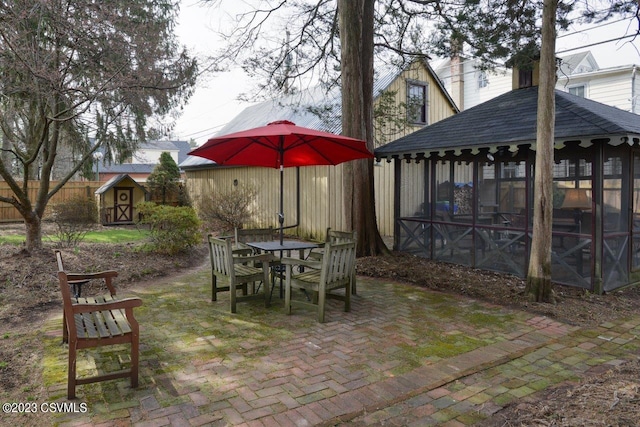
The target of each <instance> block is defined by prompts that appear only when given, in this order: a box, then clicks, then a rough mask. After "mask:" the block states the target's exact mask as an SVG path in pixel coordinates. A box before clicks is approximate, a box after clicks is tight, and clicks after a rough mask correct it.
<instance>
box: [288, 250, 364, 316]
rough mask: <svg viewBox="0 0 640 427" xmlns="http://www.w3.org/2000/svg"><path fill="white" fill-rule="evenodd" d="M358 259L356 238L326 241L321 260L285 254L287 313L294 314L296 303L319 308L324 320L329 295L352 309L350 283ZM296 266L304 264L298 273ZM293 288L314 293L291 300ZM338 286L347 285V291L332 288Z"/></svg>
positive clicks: (346, 308)
mask: <svg viewBox="0 0 640 427" xmlns="http://www.w3.org/2000/svg"><path fill="white" fill-rule="evenodd" d="M355 261H356V243H355V241H351V242H344V243H331V242H327V243H325V245H324V253H323V255H322V260H321V261H314V260H300V259H297V258H283V259H282V263H283V264H284V265H286V282H285V303H284V304H285V309H286V310H287V313H288V314H291V309H292V307H293V306H294V305H296V306H302V307H308V308H309V307H310V308H313V309H315V310H317V312H318V321H319V322H320V323H323V322H324V318H325V303H326V299H327V298H333V299H338V300H341V301H344V311H350V310H351V283H352V277H353V276H354V275H355ZM294 266H302V267H305V269H304V270H303V271H302V272H297V273H295V272H294V268H293V267H294ZM307 267H309V268H307ZM296 270H297V269H296ZM292 288H296V289H303V290H304V291H305V292H308V293H311V294H312V298H311V300H310V301H307V300H292V299H291V291H292ZM338 289H344V294H337V293H334V292H333V291H336V290H338Z"/></svg>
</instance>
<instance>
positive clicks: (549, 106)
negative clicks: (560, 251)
mask: <svg viewBox="0 0 640 427" xmlns="http://www.w3.org/2000/svg"><path fill="white" fill-rule="evenodd" d="M557 8H558V0H544V6H543V12H542V45H541V49H540V85H539V88H538V116H537V132H536V162H535V181H534V189H533V192H534V194H535V195H536V197H535V198H534V204H533V236H534V238H533V239H532V242H531V255H530V257H529V271H528V273H527V286H526V292H527V294H528V295H529V296H530V299H531V300H533V301H540V302H552V299H553V294H552V286H551V227H552V216H553V185H552V184H553V139H554V128H555V120H556V96H555V86H556V56H555V50H556V12H557Z"/></svg>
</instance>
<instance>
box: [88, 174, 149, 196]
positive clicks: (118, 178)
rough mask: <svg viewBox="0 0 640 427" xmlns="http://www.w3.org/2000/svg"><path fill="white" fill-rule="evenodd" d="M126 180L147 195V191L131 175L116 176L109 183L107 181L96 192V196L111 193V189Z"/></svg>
mask: <svg viewBox="0 0 640 427" xmlns="http://www.w3.org/2000/svg"><path fill="white" fill-rule="evenodd" d="M126 179H128V180H129V181H131V184H133V186H134V187H137V188H139V189H141V190H142V191H143V192H145V193H147V190H146V189H145V188H144V187H143V186H142V185H140V184H138V183H137V182H136V181H135V180H134V179H133V178H131V177H130V176H129V175H127V174H120V175H116V176H114V177H112V178H111V179H110V180H109V181H107V182H105V183H104V184H102V186H101V187H100V188H98V189H97V190H96V193H95V194H103V193H106V192H107V191H109V189H111V188H113V187H115V186H116V185H118V184H120V183H121V182H122V181H124V180H126Z"/></svg>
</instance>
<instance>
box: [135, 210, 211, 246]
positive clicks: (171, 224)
mask: <svg viewBox="0 0 640 427" xmlns="http://www.w3.org/2000/svg"><path fill="white" fill-rule="evenodd" d="M136 209H137V210H138V212H139V213H140V214H141V218H142V219H141V220H140V222H139V223H140V224H145V225H148V226H149V229H150V231H151V247H150V249H151V250H152V251H153V252H157V253H161V254H167V255H173V254H176V253H178V252H181V251H185V250H187V249H188V248H190V247H191V246H193V245H196V244H198V243H200V242H201V241H202V235H201V233H200V220H199V219H198V216H197V215H196V212H195V210H194V209H193V208H191V207H188V206H179V207H174V206H167V205H156V204H155V203H150V202H145V203H140V204H138V205H137V206H136Z"/></svg>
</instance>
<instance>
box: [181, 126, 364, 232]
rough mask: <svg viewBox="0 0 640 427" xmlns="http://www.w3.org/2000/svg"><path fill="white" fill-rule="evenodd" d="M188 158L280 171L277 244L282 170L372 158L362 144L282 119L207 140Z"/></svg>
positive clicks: (281, 226)
mask: <svg viewBox="0 0 640 427" xmlns="http://www.w3.org/2000/svg"><path fill="white" fill-rule="evenodd" d="M189 155H192V156H199V157H204V158H205V159H209V160H213V161H214V162H216V163H218V164H220V165H237V166H264V167H270V168H276V169H280V212H279V213H278V220H279V223H280V243H282V239H283V228H284V213H283V209H284V207H283V193H284V183H283V176H284V168H285V167H292V166H314V165H337V164H340V163H343V162H346V161H349V160H355V159H366V158H372V157H373V154H372V153H371V152H370V151H369V150H368V149H367V144H366V142H365V141H362V140H359V139H355V138H349V137H346V136H341V135H336V134H333V133H329V132H322V131H319V130H315V129H310V128H305V127H302V126H296V125H295V124H294V123H292V122H290V121H286V120H281V121H277V122H272V123H269V124H268V125H266V126H262V127H257V128H253V129H249V130H245V131H241V132H235V133H230V134H228V135H222V136H217V137H214V138H211V139H209V140H208V141H207V142H206V143H205V144H203V145H202V146H200V147H198V148H196V149H194V150H192V151H191V152H189Z"/></svg>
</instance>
